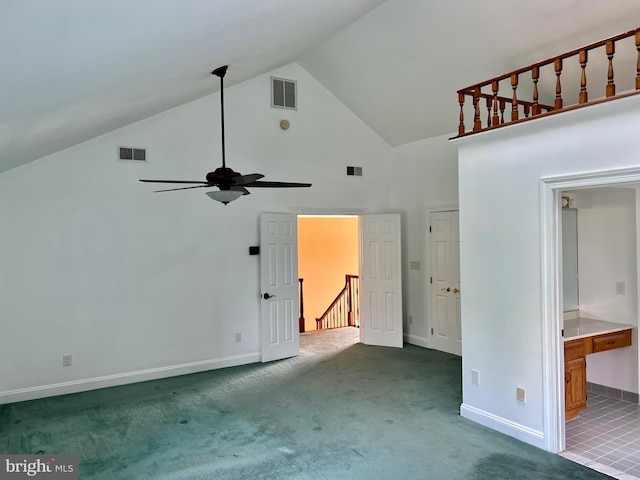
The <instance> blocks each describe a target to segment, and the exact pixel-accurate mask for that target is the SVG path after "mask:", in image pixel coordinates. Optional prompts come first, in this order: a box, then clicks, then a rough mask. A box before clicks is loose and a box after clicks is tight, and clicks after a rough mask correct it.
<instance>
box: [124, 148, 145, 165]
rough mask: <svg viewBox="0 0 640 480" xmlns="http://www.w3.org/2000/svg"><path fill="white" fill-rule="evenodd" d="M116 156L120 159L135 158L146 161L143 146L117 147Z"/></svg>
mask: <svg viewBox="0 0 640 480" xmlns="http://www.w3.org/2000/svg"><path fill="white" fill-rule="evenodd" d="M118 158H119V159H120V160H135V161H138V162H146V161H147V151H146V150H145V149H144V148H134V147H118Z"/></svg>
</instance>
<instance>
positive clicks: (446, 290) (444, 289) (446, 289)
mask: <svg viewBox="0 0 640 480" xmlns="http://www.w3.org/2000/svg"><path fill="white" fill-rule="evenodd" d="M440 290H442V291H443V292H450V291H451V288H450V287H447V288H441V289H440Z"/></svg>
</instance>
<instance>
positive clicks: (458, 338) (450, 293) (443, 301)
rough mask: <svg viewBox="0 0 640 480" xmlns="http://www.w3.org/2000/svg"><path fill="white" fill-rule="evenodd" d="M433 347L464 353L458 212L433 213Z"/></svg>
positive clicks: (459, 353)
mask: <svg viewBox="0 0 640 480" xmlns="http://www.w3.org/2000/svg"><path fill="white" fill-rule="evenodd" d="M431 346H432V347H433V348H435V349H436V350H442V351H443V352H448V353H453V354H455V355H462V327H461V318H460V222H459V212H457V211H453V212H434V213H432V214H431Z"/></svg>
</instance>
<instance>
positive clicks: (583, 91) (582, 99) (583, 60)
mask: <svg viewBox="0 0 640 480" xmlns="http://www.w3.org/2000/svg"><path fill="white" fill-rule="evenodd" d="M588 53H589V52H587V51H586V50H580V58H579V61H580V68H582V75H580V93H579V94H578V103H587V102H588V101H589V94H588V93H587V71H586V68H587V61H588V59H589V55H588Z"/></svg>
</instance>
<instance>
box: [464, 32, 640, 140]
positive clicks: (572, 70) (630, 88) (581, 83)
mask: <svg viewBox="0 0 640 480" xmlns="http://www.w3.org/2000/svg"><path fill="white" fill-rule="evenodd" d="M631 37H633V39H634V40H635V45H634V43H633V41H632V39H631ZM616 46H617V48H618V57H616V71H617V72H621V74H620V75H618V77H617V78H616V77H615V75H614V56H615V55H616ZM589 52H594V54H595V55H592V56H591V57H592V58H591V60H592V62H591V63H588V62H589ZM587 67H588V68H587ZM563 69H564V70H563ZM563 73H564V76H563ZM529 75H530V77H531V80H530V82H529V81H527V80H525V79H526V78H527V76H529ZM587 76H588V77H589V85H591V87H590V88H589V89H588V88H587V85H588V83H587ZM507 80H508V81H507ZM634 80H635V85H634ZM616 81H618V83H619V85H618V86H617V85H616ZM519 87H520V90H518V88H519ZM509 90H511V91H509ZM523 90H524V93H523ZM616 91H618V92H620V93H616ZM507 92H508V93H507ZM638 93H640V28H636V29H635V30H631V31H629V32H625V33H621V34H619V35H616V36H613V37H610V38H606V39H604V40H600V41H598V42H595V43H592V44H589V45H586V46H584V47H581V48H577V49H575V50H572V51H570V52H567V53H563V54H562V55H558V56H555V57H552V58H548V59H546V60H543V61H541V62H537V63H534V64H532V65H529V66H527V67H523V68H519V69H517V70H514V71H512V72H509V73H505V74H504V75H500V76H499V77H495V78H492V79H490V80H486V81H484V82H480V83H476V84H475V85H471V86H469V87H467V88H463V89H461V90H458V104H459V105H460V123H459V125H458V137H461V136H465V135H471V134H473V133H477V132H481V131H485V130H489V129H493V128H498V127H502V126H504V125H511V124H514V123H518V122H523V121H527V120H531V119H533V118H537V117H542V116H547V115H552V114H555V113H559V112H564V111H567V110H573V109H575V108H581V107H585V106H589V105H593V104H596V103H602V102H605V101H608V100H613V99H616V98H621V97H627V96H630V95H635V94H638ZM590 96H593V97H594V98H593V99H592V100H590V99H589V98H590ZM467 97H469V98H470V99H471V103H470V104H466V105H465V103H466V100H467ZM484 109H486V112H485V111H484ZM505 110H506V118H505ZM465 113H466V115H465ZM469 117H472V118H473V123H472V125H471V130H468V129H467V125H466V121H467V120H466V119H467V118H469Z"/></svg>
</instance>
